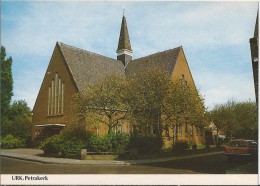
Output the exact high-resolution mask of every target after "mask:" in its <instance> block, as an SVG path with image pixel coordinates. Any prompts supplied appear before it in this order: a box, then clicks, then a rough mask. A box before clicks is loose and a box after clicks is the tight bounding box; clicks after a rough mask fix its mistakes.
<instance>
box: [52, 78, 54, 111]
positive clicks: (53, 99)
mask: <svg viewBox="0 0 260 186" xmlns="http://www.w3.org/2000/svg"><path fill="white" fill-rule="evenodd" d="M53 111H54V80H52V82H51V115H53V114H54V112H53Z"/></svg>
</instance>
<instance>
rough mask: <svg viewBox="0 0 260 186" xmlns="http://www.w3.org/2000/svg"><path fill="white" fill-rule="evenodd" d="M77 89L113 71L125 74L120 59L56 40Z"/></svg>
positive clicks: (82, 88)
mask: <svg viewBox="0 0 260 186" xmlns="http://www.w3.org/2000/svg"><path fill="white" fill-rule="evenodd" d="M57 45H58V46H59V48H60V50H61V52H62V54H63V57H64V60H65V62H66V63H67V65H68V68H69V70H70V73H71V74H72V77H73V79H74V81H75V84H76V86H77V88H78V90H79V91H82V90H84V88H85V86H86V85H87V84H94V83H96V82H98V81H100V80H103V79H104V78H105V77H107V76H109V75H111V74H113V73H115V74H118V75H121V76H125V71H124V65H123V64H122V62H121V61H118V60H115V59H112V58H108V57H105V56H102V55H99V54H96V53H92V52H89V51H86V50H83V49H80V48H76V47H72V46H69V45H66V44H63V43H60V42H57Z"/></svg>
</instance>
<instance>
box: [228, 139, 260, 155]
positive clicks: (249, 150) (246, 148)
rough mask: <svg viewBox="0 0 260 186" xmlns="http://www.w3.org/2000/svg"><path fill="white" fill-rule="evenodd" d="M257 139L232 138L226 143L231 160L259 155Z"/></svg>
mask: <svg viewBox="0 0 260 186" xmlns="http://www.w3.org/2000/svg"><path fill="white" fill-rule="evenodd" d="M257 153H258V150H257V142H256V141H255V140H244V139H232V140H230V141H229V142H228V143H227V144H226V145H225V154H226V156H227V158H228V159H229V160H232V159H234V158H236V157H257Z"/></svg>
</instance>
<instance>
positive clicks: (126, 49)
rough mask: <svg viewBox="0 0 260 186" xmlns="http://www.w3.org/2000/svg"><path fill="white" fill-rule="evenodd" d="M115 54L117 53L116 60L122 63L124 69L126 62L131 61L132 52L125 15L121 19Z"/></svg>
mask: <svg viewBox="0 0 260 186" xmlns="http://www.w3.org/2000/svg"><path fill="white" fill-rule="evenodd" d="M116 53H117V60H119V61H122V63H123V64H124V66H125V67H126V66H127V64H128V62H129V61H131V60H132V53H133V52H132V49H131V44H130V39H129V35H128V29H127V24H126V18H125V15H123V19H122V24H121V30H120V36H119V41H118V47H117V51H116Z"/></svg>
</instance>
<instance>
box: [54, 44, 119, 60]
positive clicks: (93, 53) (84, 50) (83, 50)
mask: <svg viewBox="0 0 260 186" xmlns="http://www.w3.org/2000/svg"><path fill="white" fill-rule="evenodd" d="M57 43H58V44H59V45H65V46H66V47H69V48H73V49H75V50H80V51H82V52H86V53H89V54H92V55H97V56H101V57H105V58H108V59H112V60H116V61H118V60H117V59H113V58H111V57H107V56H104V55H102V54H98V53H95V52H90V51H88V50H86V49H82V48H78V47H74V46H71V45H68V44H65V43H62V42H60V41H57Z"/></svg>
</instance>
